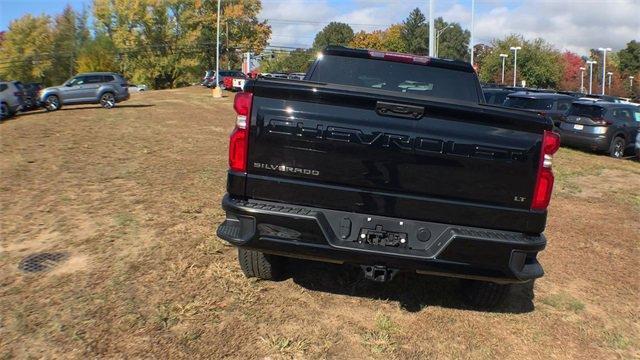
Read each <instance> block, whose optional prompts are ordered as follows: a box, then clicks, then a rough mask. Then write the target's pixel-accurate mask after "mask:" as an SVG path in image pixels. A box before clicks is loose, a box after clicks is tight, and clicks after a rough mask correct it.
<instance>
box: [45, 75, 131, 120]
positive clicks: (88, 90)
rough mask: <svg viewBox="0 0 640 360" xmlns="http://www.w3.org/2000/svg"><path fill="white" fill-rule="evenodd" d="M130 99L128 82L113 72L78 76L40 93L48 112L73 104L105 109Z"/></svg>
mask: <svg viewBox="0 0 640 360" xmlns="http://www.w3.org/2000/svg"><path fill="white" fill-rule="evenodd" d="M128 99H129V88H128V86H127V80H125V78H124V77H122V75H120V74H117V73H111V72H94V73H84V74H78V75H76V76H74V77H73V78H71V79H69V80H68V81H67V82H65V83H64V84H63V85H60V86H54V87H48V88H46V89H43V90H42V91H41V92H40V102H41V103H42V104H43V106H44V108H45V109H46V110H47V111H54V110H58V109H60V108H61V107H62V106H63V105H71V104H100V106H102V107H103V108H105V109H110V108H112V107H114V106H116V103H118V102H121V101H125V100H128Z"/></svg>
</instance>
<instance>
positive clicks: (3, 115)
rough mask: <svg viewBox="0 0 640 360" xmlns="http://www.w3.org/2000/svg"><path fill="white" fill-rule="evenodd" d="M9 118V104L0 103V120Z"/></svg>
mask: <svg viewBox="0 0 640 360" xmlns="http://www.w3.org/2000/svg"><path fill="white" fill-rule="evenodd" d="M8 118H9V106H8V105H7V104H5V103H2V104H0V120H4V119H8Z"/></svg>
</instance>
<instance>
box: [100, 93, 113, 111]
mask: <svg viewBox="0 0 640 360" xmlns="http://www.w3.org/2000/svg"><path fill="white" fill-rule="evenodd" d="M100 106H102V107H103V108H105V109H111V108H113V107H114V106H116V97H115V96H114V95H113V93H110V92H106V93H104V94H102V95H100Z"/></svg>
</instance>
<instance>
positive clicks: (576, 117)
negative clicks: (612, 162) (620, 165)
mask: <svg viewBox="0 0 640 360" xmlns="http://www.w3.org/2000/svg"><path fill="white" fill-rule="evenodd" d="M639 125H640V108H638V107H637V106H635V105H625V104H614V103H609V102H604V101H598V102H592V101H579V102H575V103H573V105H572V106H571V109H570V110H569V112H568V114H567V116H566V118H565V119H564V121H562V123H561V125H560V127H559V129H558V133H559V134H560V137H561V139H562V144H563V145H569V146H575V147H581V148H588V149H591V150H595V151H606V152H608V153H609V155H610V156H611V157H614V158H621V157H622V156H624V153H625V151H626V150H631V149H633V147H634V144H635V139H636V135H637V133H638V127H639Z"/></svg>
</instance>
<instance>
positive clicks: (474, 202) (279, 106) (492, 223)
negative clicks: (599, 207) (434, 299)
mask: <svg viewBox="0 0 640 360" xmlns="http://www.w3.org/2000/svg"><path fill="white" fill-rule="evenodd" d="M234 108H235V111H236V112H237V121H236V127H235V129H234V131H233V133H232V134H231V139H230V146H229V164H230V170H229V172H228V180H227V195H225V197H224V199H223V200H222V207H223V209H224V210H225V211H226V220H225V221H224V222H223V223H222V224H221V225H220V226H219V228H218V231H217V234H218V236H219V237H220V238H222V239H224V240H226V241H228V242H230V243H231V244H233V245H236V246H238V248H239V249H238V256H239V261H240V265H241V267H242V270H243V271H244V273H245V274H246V275H247V276H253V277H259V278H263V279H274V278H277V277H278V276H280V274H281V273H282V266H283V260H284V259H285V258H286V257H294V258H302V259H311V260H320V261H327V262H332V263H347V264H355V265H360V266H361V267H362V269H363V272H364V276H365V277H366V278H369V279H372V280H375V281H386V280H389V279H391V278H392V277H393V276H394V275H395V274H396V273H397V272H398V271H409V272H417V273H420V274H432V275H441V276H450V277H459V278H463V279H465V280H464V282H463V283H464V284H465V286H464V287H463V291H464V293H465V294H466V297H467V299H468V300H470V301H471V302H472V304H475V305H478V306H482V307H490V306H493V305H497V304H498V303H499V302H500V301H501V300H502V299H504V298H505V296H506V294H507V292H508V289H509V285H510V284H512V283H518V282H526V281H531V280H533V279H536V278H538V277H541V276H542V275H543V270H542V267H541V266H540V264H539V263H538V261H537V259H536V255H537V254H538V252H539V251H541V250H543V249H544V247H545V245H546V239H545V237H544V235H543V234H542V232H543V230H544V228H545V223H546V217H547V210H546V209H547V206H548V204H549V199H550V196H551V191H552V187H553V174H552V172H551V160H552V155H553V153H555V152H556V151H557V149H558V147H559V138H558V136H557V135H555V134H554V133H553V132H552V131H551V130H552V123H551V121H550V120H548V119H545V118H543V117H541V116H539V115H536V114H533V113H530V112H527V111H521V110H512V109H506V108H502V107H497V106H491V105H487V104H484V97H483V94H482V89H481V87H480V83H479V82H478V78H477V75H476V74H475V72H474V70H473V68H472V67H471V65H469V64H468V63H464V62H458V61H449V60H442V59H435V58H428V57H424V56H413V55H408V54H398V53H384V52H375V51H367V50H360V49H350V48H344V47H328V48H327V49H325V51H324V52H323V53H322V54H321V55H319V56H318V59H317V60H316V61H315V63H314V64H313V65H312V66H311V67H310V69H309V71H308V72H307V75H306V77H305V79H304V80H287V79H266V78H260V79H257V80H255V81H249V82H248V83H247V84H246V87H245V89H244V92H241V93H238V94H237V95H236V97H235V102H234Z"/></svg>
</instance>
